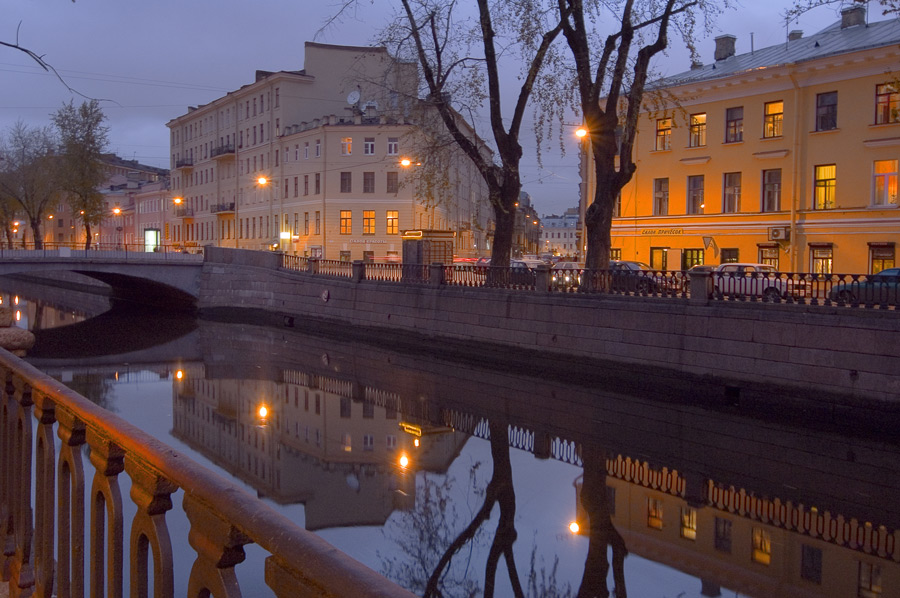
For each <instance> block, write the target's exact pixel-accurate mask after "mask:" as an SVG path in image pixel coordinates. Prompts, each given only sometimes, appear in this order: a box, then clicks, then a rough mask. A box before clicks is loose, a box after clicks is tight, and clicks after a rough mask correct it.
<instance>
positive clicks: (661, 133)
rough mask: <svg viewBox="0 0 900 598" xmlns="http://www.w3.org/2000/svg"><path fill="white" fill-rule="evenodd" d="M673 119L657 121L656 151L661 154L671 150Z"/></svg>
mask: <svg viewBox="0 0 900 598" xmlns="http://www.w3.org/2000/svg"><path fill="white" fill-rule="evenodd" d="M671 139H672V119H671V118H658V119H656V151H658V152H660V151H663V150H667V149H670V148H671Z"/></svg>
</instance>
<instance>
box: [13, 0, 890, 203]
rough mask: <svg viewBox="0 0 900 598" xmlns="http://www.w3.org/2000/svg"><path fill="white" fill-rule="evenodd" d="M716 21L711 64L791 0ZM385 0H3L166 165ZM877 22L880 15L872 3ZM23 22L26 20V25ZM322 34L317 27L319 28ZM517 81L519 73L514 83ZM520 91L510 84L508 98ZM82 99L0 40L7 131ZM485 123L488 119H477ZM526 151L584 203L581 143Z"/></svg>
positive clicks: (369, 21)
mask: <svg viewBox="0 0 900 598" xmlns="http://www.w3.org/2000/svg"><path fill="white" fill-rule="evenodd" d="M742 1H743V4H744V5H745V6H740V7H739V8H738V9H737V10H732V11H730V12H729V13H727V14H726V15H724V16H723V17H722V19H720V21H719V23H720V24H719V26H718V27H717V31H715V32H714V33H713V34H712V35H710V36H709V37H708V38H705V39H704V40H703V41H701V42H700V45H699V48H700V51H701V53H702V58H703V61H704V62H710V61H712V54H713V48H714V42H713V37H715V36H716V35H721V34H722V33H730V34H733V35H736V36H737V38H738V39H737V52H738V53H742V52H748V51H750V37H751V33H753V43H754V47H755V48H762V47H766V46H770V45H772V44H776V43H781V42H782V41H784V39H785V26H784V22H783V20H782V18H781V16H780V15H781V13H782V12H783V10H784V8H785V7H786V6H788V4H789V2H787V1H784V0H742ZM392 4H394V5H396V4H397V3H396V2H393V3H392V2H390V1H389V0H373V2H370V1H369V0H362V1H361V2H360V6H362V7H363V8H362V9H361V11H360V12H359V13H358V14H357V15H356V19H353V18H350V19H345V20H344V22H343V23H342V24H340V25H338V26H335V27H331V28H330V29H328V30H327V31H325V32H324V33H319V30H320V29H321V27H322V25H323V23H324V21H325V19H326V18H327V17H328V16H329V15H331V14H333V12H334V11H335V3H334V2H332V1H331V0H281V1H276V0H253V1H247V0H217V1H215V2H212V1H207V2H199V1H197V0H153V1H152V2H138V1H134V0H77V2H74V3H73V2H69V1H67V0H56V1H55V2H49V1H47V0H0V14H2V15H3V16H2V19H0V40H3V41H6V42H14V41H15V40H16V28H17V27H19V32H18V41H19V43H20V44H21V45H22V46H24V47H27V48H29V49H31V50H33V51H35V52H37V53H38V54H42V55H43V56H44V58H45V60H46V61H47V62H49V63H50V64H52V65H53V66H54V67H55V68H56V69H57V70H58V71H59V73H60V74H61V75H62V76H63V77H64V78H65V80H66V82H67V83H68V84H69V85H70V86H71V87H73V88H74V89H76V90H77V91H79V92H81V93H83V94H85V95H86V96H89V97H94V98H103V99H108V100H111V101H107V102H103V109H104V112H105V113H106V115H107V116H108V118H109V122H108V124H109V126H110V146H109V149H110V151H113V152H115V153H117V154H118V155H120V156H122V157H123V158H128V159H136V160H138V161H140V162H142V163H145V164H150V165H153V166H159V167H164V168H168V166H169V161H168V157H167V156H168V155H169V146H168V140H169V136H168V129H167V128H166V126H165V124H166V122H168V121H169V120H170V119H172V118H175V117H177V116H179V115H181V114H184V113H185V112H186V111H187V106H189V105H197V104H205V103H208V102H210V101H212V100H214V99H216V98H218V97H221V96H223V95H224V94H225V93H227V92H228V91H233V90H235V89H237V88H239V87H240V86H241V85H245V84H247V83H252V82H253V76H254V72H255V71H256V70H257V69H262V70H296V69H301V68H303V44H304V42H305V41H319V42H323V43H333V44H346V45H367V44H369V43H371V42H372V41H373V39H374V38H375V35H376V33H377V30H378V29H379V27H380V26H381V25H382V24H383V23H384V22H385V21H386V20H387V15H388V14H389V13H390V12H391V11H392V9H391V8H390V7H391V5H392ZM872 13H873V14H872V15H871V17H870V19H871V20H873V21H874V20H880V19H881V18H882V17H881V16H880V14H879V11H878V9H877V8H875V7H873V9H872ZM839 18H840V16H839V13H836V12H835V10H834V9H831V8H823V9H818V10H817V11H815V12H813V13H811V14H809V15H807V16H805V17H803V18H802V19H801V21H800V22H799V23H792V24H791V25H790V29H803V30H804V31H805V33H806V34H807V35H809V34H811V33H814V32H816V31H819V30H820V29H822V28H824V27H825V26H827V25H828V24H830V23H831V22H833V21H835V20H837V19H839ZM20 23H21V25H20ZM317 34H318V35H317ZM688 67H689V64H688V57H687V54H686V52H685V51H684V50H683V49H682V48H674V49H673V50H672V51H670V52H669V56H667V57H663V58H662V59H661V60H660V61H659V62H658V63H657V65H656V68H657V69H658V70H659V71H661V72H662V73H663V74H674V73H678V72H681V71H684V70H687V68H688ZM513 83H514V82H513ZM510 96H512V94H511V93H509V92H507V97H510ZM71 98H74V99H75V101H76V104H78V103H80V102H81V101H82V98H81V97H79V96H77V95H73V94H72V93H71V92H69V91H68V90H67V89H66V88H65V87H64V86H63V85H62V84H61V83H60V82H59V81H58V80H57V79H56V78H55V77H54V76H52V75H49V74H46V73H44V72H43V71H42V70H41V69H40V68H39V67H38V66H37V65H36V64H35V63H34V62H33V61H31V60H30V59H29V58H28V57H27V56H25V55H24V54H22V53H21V52H18V51H16V50H12V49H8V48H3V47H0V130H2V131H3V132H5V131H6V130H7V129H8V127H9V126H10V125H12V124H13V123H14V122H15V121H16V120H18V119H21V120H23V121H25V122H26V123H28V124H30V125H45V124H49V122H50V116H49V115H50V114H51V113H52V112H54V111H55V110H56V109H57V108H59V107H60V106H61V105H62V103H63V102H67V101H68V100H69V99H71ZM478 124H480V125H482V126H483V125H484V124H485V123H478ZM523 131H524V132H523V144H525V145H527V146H529V148H530V149H529V150H528V151H527V153H526V155H525V158H524V159H523V183H524V190H525V191H527V192H528V193H530V194H531V196H532V197H533V198H534V203H535V205H536V207H537V210H538V212H539V213H540V214H550V213H561V212H562V211H564V210H565V209H566V208H568V207H574V206H575V205H577V201H578V182H579V180H578V167H577V161H578V157H577V152H576V151H575V148H574V145H573V147H572V151H570V152H568V153H567V154H566V156H564V157H563V156H559V152H558V150H551V151H548V152H547V153H545V155H544V168H543V169H539V168H538V165H537V160H536V157H535V152H534V149H533V146H534V141H533V136H532V132H531V129H530V128H529V127H528V126H526V127H525V128H524V129H523Z"/></svg>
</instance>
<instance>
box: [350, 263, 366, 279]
mask: <svg viewBox="0 0 900 598" xmlns="http://www.w3.org/2000/svg"><path fill="white" fill-rule="evenodd" d="M365 279H366V263H365V262H364V261H362V260H353V264H351V266H350V281H351V282H359V281H361V280H365Z"/></svg>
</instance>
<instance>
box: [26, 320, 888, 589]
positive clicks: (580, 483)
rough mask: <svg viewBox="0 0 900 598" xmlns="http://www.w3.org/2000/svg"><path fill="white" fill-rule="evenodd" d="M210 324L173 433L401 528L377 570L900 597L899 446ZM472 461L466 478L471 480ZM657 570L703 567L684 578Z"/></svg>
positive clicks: (336, 516) (303, 497) (350, 524)
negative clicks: (553, 474)
mask: <svg viewBox="0 0 900 598" xmlns="http://www.w3.org/2000/svg"><path fill="white" fill-rule="evenodd" d="M127 320H128V319H127V318H124V319H123V320H122V321H121V323H120V325H121V326H122V327H125V329H124V331H125V332H124V333H125V335H127V334H128V333H129V331H131V330H132V329H130V328H127ZM90 322H91V321H90V320H88V321H85V322H83V328H82V329H81V330H82V332H81V333H80V334H83V335H85V336H86V337H88V338H90V339H92V340H93V341H94V342H101V340H102V339H105V336H104V335H106V334H107V333H108V330H109V326H108V325H107V324H104V323H103V321H102V320H101V321H100V322H101V326H100V327H98V328H96V329H95V330H94V331H92V330H91V328H90ZM196 326H197V328H196V330H195V331H192V332H191V334H190V338H191V339H192V340H191V343H189V344H185V345H182V346H181V352H180V353H179V354H178V356H177V359H175V358H173V359H170V360H167V361H166V362H165V363H164V365H160V366H158V367H161V368H164V369H163V370H161V371H164V372H171V371H174V370H175V369H177V371H180V372H182V373H183V375H182V376H181V377H180V378H178V376H172V377H173V378H175V381H174V382H173V384H172V387H171V396H170V397H166V398H165V400H166V401H170V402H171V405H172V419H171V429H170V430H167V431H165V432H166V433H168V432H169V431H170V432H171V435H172V436H174V437H175V439H177V440H180V441H181V442H183V443H185V444H187V445H188V446H190V447H191V448H193V449H194V450H195V451H196V452H197V453H198V454H201V455H203V456H205V457H206V458H207V459H209V460H211V461H213V462H214V463H215V464H216V465H218V466H219V467H221V468H222V469H223V470H224V471H227V472H229V473H230V474H231V475H234V476H236V477H238V478H240V479H241V480H243V481H244V482H245V483H246V484H248V485H249V486H251V487H252V488H254V489H255V490H256V491H257V493H258V494H259V495H260V496H263V497H265V498H267V499H269V500H271V501H273V502H275V503H277V504H279V505H285V506H288V505H291V504H294V503H302V504H303V505H304V507H305V526H306V527H307V528H308V529H311V530H318V531H320V532H327V531H329V530H334V529H336V528H354V529H359V528H360V526H379V527H381V528H383V529H384V530H385V531H384V533H383V536H382V539H381V543H380V544H378V548H377V550H378V555H379V556H378V558H375V559H373V560H371V561H368V562H367V564H368V565H369V566H372V567H373V568H376V569H381V570H382V571H383V572H384V573H386V574H388V575H390V576H391V577H393V578H395V579H396V580H398V581H400V582H401V583H403V584H404V585H406V586H407V587H409V588H411V589H413V590H415V591H416V592H417V593H419V594H421V595H423V596H469V595H480V594H483V595H485V596H494V595H497V596H503V595H515V596H526V595H547V596H550V595H558V596H575V595H577V596H609V595H610V593H611V592H612V593H614V595H615V596H617V597H623V596H626V595H627V592H628V591H630V592H631V593H632V595H639V596H643V595H672V596H674V595H677V594H679V593H680V592H685V595H687V596H690V595H694V596H697V595H703V596H717V595H720V594H722V593H726V592H727V593H728V594H729V595H732V594H736V593H739V595H746V596H759V597H764V596H765V597H769V596H792V597H793V596H823V597H824V596H852V595H857V596H864V597H875V596H892V595H898V594H900V565H898V563H897V561H898V560H900V545H898V543H897V540H898V539H900V538H898V535H897V532H896V529H897V527H898V524H900V518H898V514H897V508H896V507H897V503H896V496H898V491H900V465H898V464H900V460H898V459H897V457H898V453H900V451H898V449H897V446H896V444H895V439H893V438H888V439H879V438H875V437H866V436H865V435H862V436H861V435H859V434H856V435H851V434H841V433H835V432H832V431H824V430H822V429H819V428H817V427H816V426H813V425H809V426H799V427H798V426H797V425H794V424H788V423H779V422H777V421H771V420H768V421H760V420H758V419H754V418H751V417H748V416H747V415H745V414H742V413H740V412H738V411H737V410H734V409H732V410H730V411H728V410H722V411H715V410H712V409H709V408H705V407H701V406H696V405H694V404H692V398H691V396H690V394H686V395H685V396H682V397H678V396H674V393H671V394H670V395H669V396H668V397H667V401H665V402H661V401H654V400H650V399H648V398H647V397H646V396H634V395H631V394H627V393H624V392H620V390H619V389H616V388H607V389H606V390H604V391H598V390H596V389H595V388H584V387H579V386H576V385H572V384H567V383H564V382H561V381H559V380H554V379H552V378H545V379H536V378H530V377H528V376H522V375H514V374H511V373H509V372H502V373H500V372H495V371H491V370H489V369H486V368H480V367H473V366H472V365H465V364H462V365H461V364H458V363H454V362H452V361H443V360H441V359H437V358H430V357H426V356H423V355H421V354H410V353H403V352H400V351H391V350H388V349H385V348H383V347H379V348H373V347H372V346H371V345H366V344H362V343H354V342H343V341H339V340H335V339H327V338H322V337H314V336H305V335H302V334H300V333H297V332H293V331H287V330H282V329H275V328H260V327H251V326H240V325H233V324H223V323H215V322H199V323H198V324H197V325H196ZM104 342H105V341H104ZM36 348H37V347H36ZM154 350H155V348H154V347H153V346H148V347H147V348H146V349H143V350H140V349H135V348H134V347H133V346H132V347H129V353H128V355H129V358H130V359H132V360H133V361H132V362H134V360H135V359H138V358H140V356H141V355H142V354H143V355H149V356H153V355H156V354H155V353H154ZM70 353H71V354H70V355H68V356H66V355H65V354H64V353H63V352H57V353H55V354H54V355H53V356H52V359H46V360H44V361H42V360H43V359H44V358H42V357H40V354H39V355H38V356H37V357H35V358H34V361H35V363H41V364H42V365H41V367H46V368H47V369H48V371H50V372H51V373H54V374H56V375H60V376H62V375H63V372H69V374H68V375H69V376H70V379H74V377H73V375H72V372H75V371H82V370H85V369H88V368H91V367H93V368H94V370H93V371H95V372H100V371H102V368H101V369H97V368H98V366H96V365H92V363H95V362H96V359H95V358H87V357H85V356H84V355H82V354H81V353H80V351H79V350H77V349H74V350H72V351H71V352H70ZM108 353H109V352H108ZM101 361H102V359H101ZM153 361H154V360H153V359H147V362H148V363H153ZM146 368H147V370H148V371H152V370H153V366H151V365H147V366H146ZM167 375H168V374H167ZM100 377H101V379H103V377H102V375H101V376H100ZM106 379H107V380H108V377H107V378H106ZM79 390H80V389H79ZM80 392H83V393H84V394H86V395H88V396H93V395H92V394H89V393H97V396H105V395H106V394H108V389H107V390H104V389H103V388H102V387H100V388H93V389H91V388H86V390H80ZM694 392H697V393H701V392H703V389H702V388H699V389H695V391H694ZM261 404H265V405H266V407H267V408H268V412H267V413H266V415H265V418H264V421H263V420H261V418H260V415H259V411H258V409H259V406H260V405H261ZM113 407H114V405H113ZM123 415H126V416H127V414H124V413H123ZM135 423H137V424H138V425H140V422H135ZM473 438H474V439H482V440H472V439H473ZM470 442H486V443H487V445H486V450H483V451H481V452H479V453H478V455H479V459H481V460H483V462H482V461H474V462H470V463H468V464H463V465H462V466H460V465H459V462H460V459H461V455H464V454H467V455H468V454H469V453H472V452H474V450H472V449H471V447H469V446H467V445H468V443H470ZM528 454H532V455H533V457H532V456H528V457H527V459H526V458H523V455H528ZM402 455H406V456H407V458H408V459H409V462H408V463H407V464H406V465H405V466H403V465H401V464H400V461H399V459H400V457H401V456H402ZM517 464H518V465H517ZM573 466H577V467H578V468H580V470H579V472H577V473H574V474H572V475H571V476H570V477H569V480H570V481H569V483H568V485H566V486H565V487H564V488H560V487H559V484H557V483H553V484H551V483H549V482H547V483H545V484H544V485H543V487H542V480H541V477H540V476H542V475H544V473H541V472H547V471H548V469H547V468H557V469H558V468H562V469H561V470H560V471H562V474H561V475H562V477H565V475H568V474H567V472H568V471H569V470H568V469H565V468H570V467H573ZM454 468H455V471H457V472H467V473H464V475H459V476H458V477H457V479H456V480H453V479H451V478H452V476H451V475H450V472H451V470H454ZM573 469H574V468H573ZM547 479H548V480H549V479H557V478H550V477H548V478H547ZM526 482H527V484H526ZM528 484H530V487H537V488H538V489H537V490H535V491H527V492H525V491H523V490H522V488H523V487H526V486H527V485H528ZM460 496H463V498H460ZM544 496H548V497H549V496H553V497H557V496H560V497H562V498H561V499H560V500H555V499H554V500H555V502H553V503H552V504H550V505H549V506H548V508H547V509H545V513H544V515H542V517H541V520H540V521H536V520H532V519H531V518H530V517H524V516H523V515H522V511H521V507H522V505H523V504H524V505H528V506H530V505H531V504H532V503H534V502H536V501H541V500H543V498H544ZM551 511H552V512H551ZM529 512H533V511H529ZM560 519H565V520H566V521H574V522H577V523H578V525H579V529H578V533H577V535H571V534H570V533H569V532H568V531H567V530H565V529H564V528H563V526H562V525H559V526H558V529H557V532H556V533H558V534H566V535H567V537H568V538H569V539H568V540H559V541H557V542H555V543H553V544H552V545H549V544H548V543H546V542H545V541H543V540H541V541H538V540H536V538H537V537H538V534H539V533H544V532H545V531H546V529H547V527H548V526H552V525H556V524H557V523H556V522H558V521H559V520H560ZM538 530H542V531H541V532H539V531H538ZM352 537H353V538H360V537H362V535H354V536H352ZM545 537H547V536H546V534H545V535H542V536H540V538H545ZM332 541H334V540H332ZM353 541H354V540H351V542H353ZM566 542H568V543H569V544H565V543H566ZM338 547H339V548H342V549H344V550H350V549H351V548H352V546H341V545H340V544H339V545H338ZM560 555H562V556H563V558H562V559H561V560H559V561H557V560H556V559H560ZM573 555H577V561H578V566H577V570H578V571H577V573H576V572H572V566H571V565H572V564H574V562H573V563H569V562H568V560H573V561H574V558H576V557H574V556H573ZM567 559H568V560H567ZM562 561H566V562H562ZM660 565H664V566H665V567H667V568H669V569H666V570H665V571H670V570H676V571H680V572H683V573H685V574H687V575H690V576H692V577H693V578H694V579H693V581H691V580H687V581H685V580H684V579H680V578H679V580H678V582H677V583H680V584H681V585H680V586H672V585H670V584H673V583H675V582H674V581H672V580H673V579H674V578H673V576H672V574H671V573H668V572H666V573H660V571H661V570H663V569H662V568H660ZM648 580H649V581H648ZM653 580H655V581H653ZM648 584H649V585H648ZM626 588H627V590H626ZM673 590H674V591H673Z"/></svg>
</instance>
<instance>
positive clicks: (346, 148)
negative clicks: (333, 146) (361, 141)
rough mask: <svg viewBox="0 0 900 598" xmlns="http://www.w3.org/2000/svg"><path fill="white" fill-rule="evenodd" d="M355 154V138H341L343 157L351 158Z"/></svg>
mask: <svg viewBox="0 0 900 598" xmlns="http://www.w3.org/2000/svg"><path fill="white" fill-rule="evenodd" d="M352 153H353V138H352V137H341V155H342V156H349V155H350V154H352Z"/></svg>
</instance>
